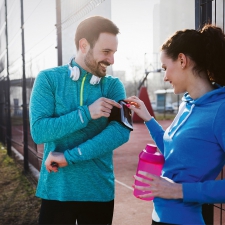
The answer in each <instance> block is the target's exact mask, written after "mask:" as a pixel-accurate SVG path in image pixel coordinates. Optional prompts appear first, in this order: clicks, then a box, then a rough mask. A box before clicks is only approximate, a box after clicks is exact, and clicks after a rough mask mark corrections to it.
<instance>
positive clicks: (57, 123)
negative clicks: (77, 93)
mask: <svg viewBox="0 0 225 225" xmlns="http://www.w3.org/2000/svg"><path fill="white" fill-rule="evenodd" d="M54 93H55V92H54V84H53V82H52V81H51V80H50V79H49V77H48V76H47V75H46V74H45V72H40V74H39V75H38V76H37V78H36V80H35V83H34V86H33V89H32V94H31V99H30V111H29V114H30V129H31V135H32V138H33V140H34V142H36V143H37V144H41V143H46V142H51V141H55V140H58V139H60V138H62V137H65V136H66V135H68V134H71V133H73V132H75V131H77V130H80V129H82V128H84V127H86V126H87V124H88V122H89V121H90V120H91V115H90V113H89V110H88V107H87V106H80V107H78V109H77V110H75V111H72V112H70V113H67V114H64V115H61V116H58V117H56V116H54V110H55V96H54Z"/></svg>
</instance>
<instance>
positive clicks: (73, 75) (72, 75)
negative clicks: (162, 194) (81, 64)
mask: <svg viewBox="0 0 225 225" xmlns="http://www.w3.org/2000/svg"><path fill="white" fill-rule="evenodd" d="M69 69H70V71H71V72H70V78H72V80H74V81H77V80H78V79H79V77H80V70H79V68H78V67H77V66H74V67H71V66H70V67H69Z"/></svg>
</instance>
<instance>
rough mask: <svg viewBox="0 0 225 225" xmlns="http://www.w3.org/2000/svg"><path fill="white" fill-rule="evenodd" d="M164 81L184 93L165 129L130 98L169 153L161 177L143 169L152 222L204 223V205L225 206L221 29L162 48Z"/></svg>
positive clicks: (185, 35) (180, 35) (224, 41)
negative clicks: (152, 202)
mask: <svg viewBox="0 0 225 225" xmlns="http://www.w3.org/2000/svg"><path fill="white" fill-rule="evenodd" d="M161 62H162V68H163V69H164V70H165V76H164V81H167V82H170V83H171V84H172V86H173V88H174V93H175V94H180V93H185V94H184V96H183V98H182V103H181V105H180V107H179V112H178V114H177V116H176V117H175V119H174V121H173V122H172V124H171V125H170V127H168V128H167V130H166V131H164V130H163V129H162V127H161V126H160V125H159V124H158V123H157V122H156V120H155V119H154V118H153V117H152V116H151V115H150V114H149V112H148V110H147V109H146V107H145V105H144V103H143V102H142V101H141V100H140V99H139V98H137V97H135V96H132V97H129V98H127V99H126V102H127V103H129V104H130V109H132V110H133V111H134V112H135V113H136V114H138V115H139V116H140V117H141V118H142V119H143V120H144V121H145V125H146V126H147V128H148V130H149V132H150V134H151V136H152V138H153V140H154V141H155V143H156V144H157V146H158V148H159V150H160V151H161V152H162V153H163V154H164V157H165V164H164V167H163V171H162V177H156V176H154V175H151V174H148V173H145V172H143V171H140V172H139V174H142V175H144V176H145V177H146V178H150V179H152V180H151V181H150V180H149V179H143V178H140V177H138V176H135V179H136V180H139V181H142V182H145V183H147V184H149V186H147V187H138V186H135V188H137V189H139V190H151V192H152V193H151V194H145V195H142V196H139V197H140V198H145V197H149V196H155V198H154V210H153V214H152V219H153V221H152V224H205V223H204V220H203V217H202V213H201V210H202V207H201V206H202V204H203V203H222V202H225V180H218V181H215V179H216V177H217V176H218V174H219V172H220V171H221V169H222V168H223V166H224V164H225V116H224V115H225V87H223V86H225V35H224V33H223V32H222V30H221V29H220V28H219V27H216V26H212V25H205V26H204V27H203V28H202V29H201V30H200V31H196V30H184V31H178V32H176V33H175V34H174V35H173V36H172V37H171V38H170V39H168V40H167V41H166V42H165V44H163V45H162V48H161Z"/></svg>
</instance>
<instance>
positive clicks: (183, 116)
mask: <svg viewBox="0 0 225 225" xmlns="http://www.w3.org/2000/svg"><path fill="white" fill-rule="evenodd" d="M220 100H223V101H224V100H225V87H219V86H218V85H217V89H215V90H213V91H210V92H207V93H206V94H204V95H203V96H201V97H200V98H198V99H192V98H191V97H190V95H189V94H188V93H185V94H184V96H183V97H182V103H181V105H180V107H179V112H178V114H177V115H176V117H175V119H174V121H173V122H172V124H171V125H170V127H169V131H168V135H169V136H170V138H172V137H173V136H174V134H175V133H176V131H177V130H178V129H179V128H180V127H181V126H182V125H183V124H184V123H185V121H186V120H187V119H188V118H189V116H190V115H191V113H192V111H193V109H194V107H195V106H200V105H205V104H208V103H212V102H216V101H217V102H219V101H220Z"/></svg>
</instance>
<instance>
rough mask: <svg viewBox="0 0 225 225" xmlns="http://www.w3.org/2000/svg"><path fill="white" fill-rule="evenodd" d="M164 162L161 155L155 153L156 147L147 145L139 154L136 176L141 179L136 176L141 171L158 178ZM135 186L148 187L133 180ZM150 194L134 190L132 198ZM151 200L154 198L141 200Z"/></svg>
mask: <svg viewBox="0 0 225 225" xmlns="http://www.w3.org/2000/svg"><path fill="white" fill-rule="evenodd" d="M164 162H165V159H164V156H163V155H162V154H161V153H159V152H157V147H156V146H155V145H152V144H147V145H146V147H145V149H143V150H142V151H141V153H140V154H139V162H138V167H137V172H136V175H137V176H139V177H143V176H142V175H140V174H138V171H139V170H142V171H146V172H148V173H151V174H154V175H157V176H160V175H161V172H162V167H163V164H164ZM135 185H138V186H148V184H145V183H142V182H140V181H137V180H135ZM150 192H151V191H140V190H137V189H134V196H135V197H138V196H139V195H143V194H148V193H150ZM153 198H154V197H149V198H144V199H143V198H142V199H143V200H146V201H151V200H152V199H153Z"/></svg>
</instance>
